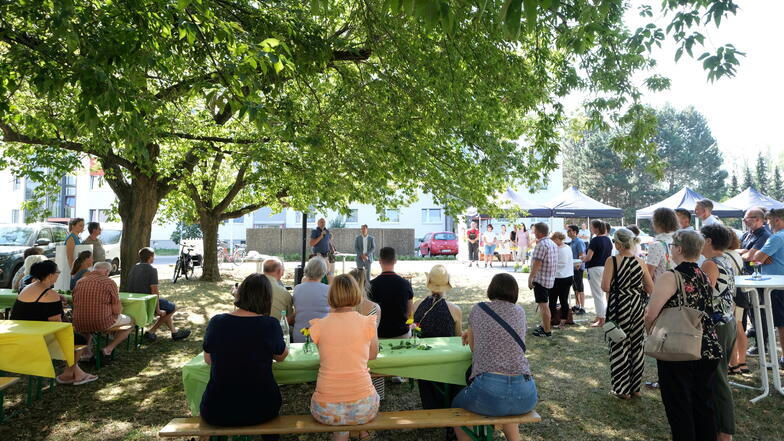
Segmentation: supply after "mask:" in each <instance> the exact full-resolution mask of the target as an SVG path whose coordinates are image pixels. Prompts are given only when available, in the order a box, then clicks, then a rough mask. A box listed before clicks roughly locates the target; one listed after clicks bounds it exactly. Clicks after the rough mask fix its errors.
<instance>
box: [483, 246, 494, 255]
mask: <svg viewBox="0 0 784 441" xmlns="http://www.w3.org/2000/svg"><path fill="white" fill-rule="evenodd" d="M493 253H495V245H485V256H492V255H493Z"/></svg>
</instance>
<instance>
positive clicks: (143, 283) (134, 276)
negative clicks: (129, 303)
mask: <svg viewBox="0 0 784 441" xmlns="http://www.w3.org/2000/svg"><path fill="white" fill-rule="evenodd" d="M157 284H158V270H157V269H155V267H154V266H152V265H150V264H149V263H143V262H139V263H137V264H136V265H134V266H133V268H131V272H130V273H128V288H127V289H128V292H135V293H139V294H152V288H150V287H151V286H153V285H157Z"/></svg>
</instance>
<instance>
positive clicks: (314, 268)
mask: <svg viewBox="0 0 784 441" xmlns="http://www.w3.org/2000/svg"><path fill="white" fill-rule="evenodd" d="M326 274H327V261H326V260H324V258H323V257H320V256H316V257H312V258H311V259H310V260H308V263H306V264H305V271H304V275H305V277H307V278H308V279H310V280H321V278H322V277H324V276H325V275H326Z"/></svg>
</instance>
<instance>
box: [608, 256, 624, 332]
mask: <svg viewBox="0 0 784 441" xmlns="http://www.w3.org/2000/svg"><path fill="white" fill-rule="evenodd" d="M612 263H613V276H612V281H611V282H610V293H611V294H612V292H613V291H614V288H615V279H616V278H617V277H618V264H617V263H616V262H615V257H614V256H613V257H612ZM602 330H604V338H605V339H606V340H610V341H611V342H613V343H620V342H622V341H624V340H625V339H626V333H625V332H623V329H621V327H620V326H618V324H617V323H615V322H614V321H612V320H608V321H606V322H604V325H603V326H602Z"/></svg>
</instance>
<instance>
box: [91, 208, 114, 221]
mask: <svg viewBox="0 0 784 441" xmlns="http://www.w3.org/2000/svg"><path fill="white" fill-rule="evenodd" d="M108 217H109V210H100V209H90V220H88V222H106V221H107V219H108Z"/></svg>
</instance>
